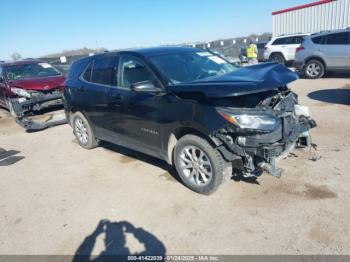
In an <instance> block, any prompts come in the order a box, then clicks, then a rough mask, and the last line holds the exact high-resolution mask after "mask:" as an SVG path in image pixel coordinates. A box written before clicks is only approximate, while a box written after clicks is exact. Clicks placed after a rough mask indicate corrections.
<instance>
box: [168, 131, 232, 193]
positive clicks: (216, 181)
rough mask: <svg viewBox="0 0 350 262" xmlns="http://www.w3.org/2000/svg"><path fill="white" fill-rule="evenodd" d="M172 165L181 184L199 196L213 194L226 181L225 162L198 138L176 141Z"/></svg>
mask: <svg viewBox="0 0 350 262" xmlns="http://www.w3.org/2000/svg"><path fill="white" fill-rule="evenodd" d="M174 163H175V167H176V170H177V172H178V174H179V176H180V178H181V180H182V181H183V183H184V184H185V185H186V186H187V187H188V188H190V189H191V190H193V191H195V192H197V193H200V194H205V195H209V194H211V193H213V192H214V191H215V190H216V189H217V188H218V187H219V185H220V184H221V183H222V182H223V181H224V180H226V179H225V178H224V170H225V168H226V167H227V165H226V162H225V161H224V159H223V158H222V156H221V154H220V153H219V152H218V151H217V150H215V149H214V148H213V147H212V146H211V145H210V144H209V143H208V141H207V140H205V139H204V138H201V137H199V136H195V135H185V136H183V137H182V138H181V139H180V140H179V141H178V143H177V144H176V146H175V150H174Z"/></svg>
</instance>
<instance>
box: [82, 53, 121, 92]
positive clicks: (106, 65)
mask: <svg viewBox="0 0 350 262" xmlns="http://www.w3.org/2000/svg"><path fill="white" fill-rule="evenodd" d="M115 62H116V57H114V56H110V57H102V58H97V59H96V60H95V61H94V64H93V67H92V73H91V79H90V82H93V83H97V84H103V85H110V86H116V84H117V73H116V63H115ZM89 70H90V69H89V68H88V69H87V70H86V71H85V73H86V74H87V77H88V73H89V72H88V71H89ZM84 78H85V77H84Z"/></svg>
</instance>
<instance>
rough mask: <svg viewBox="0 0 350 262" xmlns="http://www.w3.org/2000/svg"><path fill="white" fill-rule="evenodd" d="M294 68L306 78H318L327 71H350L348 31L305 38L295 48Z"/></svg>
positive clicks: (349, 31) (349, 32)
mask: <svg viewBox="0 0 350 262" xmlns="http://www.w3.org/2000/svg"><path fill="white" fill-rule="evenodd" d="M295 67H296V69H297V71H300V72H302V73H303V74H304V75H305V76H306V77H307V78H320V77H322V76H323V75H324V74H325V73H326V72H328V71H350V30H349V29H345V30H336V31H328V32H321V33H317V34H313V35H311V36H309V37H305V38H304V40H303V42H302V44H301V46H300V47H299V48H297V53H296V58H295Z"/></svg>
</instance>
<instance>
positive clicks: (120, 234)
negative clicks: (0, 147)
mask: <svg viewBox="0 0 350 262" xmlns="http://www.w3.org/2000/svg"><path fill="white" fill-rule="evenodd" d="M101 235H104V250H103V251H101V253H100V254H98V255H92V252H93V249H94V247H95V244H96V242H97V239H98V238H99V237H100V236H101ZM127 235H131V236H132V237H134V238H135V239H136V240H137V241H138V242H139V244H141V246H143V248H142V249H143V250H142V251H140V252H131V249H132V247H130V246H128V241H127V238H128V236H127ZM165 254H166V248H165V246H164V244H163V243H162V242H161V241H160V240H159V239H158V238H157V237H156V236H154V235H153V234H151V233H150V232H148V231H146V230H144V229H143V228H141V227H139V228H136V227H134V226H133V225H132V224H131V223H129V222H126V221H120V222H110V221H108V220H101V221H100V222H99V224H98V225H97V227H96V229H95V230H94V232H92V233H91V234H90V235H89V236H87V237H86V238H85V239H84V241H83V243H82V244H81V245H80V246H79V248H78V250H77V251H76V253H75V255H74V257H73V262H82V261H127V259H126V257H125V256H126V255H133V256H144V255H152V256H164V255H165ZM124 259H125V260H124Z"/></svg>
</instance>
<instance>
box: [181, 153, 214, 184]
mask: <svg viewBox="0 0 350 262" xmlns="http://www.w3.org/2000/svg"><path fill="white" fill-rule="evenodd" d="M180 167H181V169H182V172H183V174H184V176H185V179H187V180H188V181H189V182H190V183H191V184H193V185H195V186H205V185H208V184H209V183H210V181H211V180H212V177H213V168H212V164H211V162H210V160H209V157H208V156H207V155H206V153H205V152H204V151H203V150H201V149H199V148H198V147H196V146H186V147H184V148H183V149H182V150H181V152H180Z"/></svg>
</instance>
